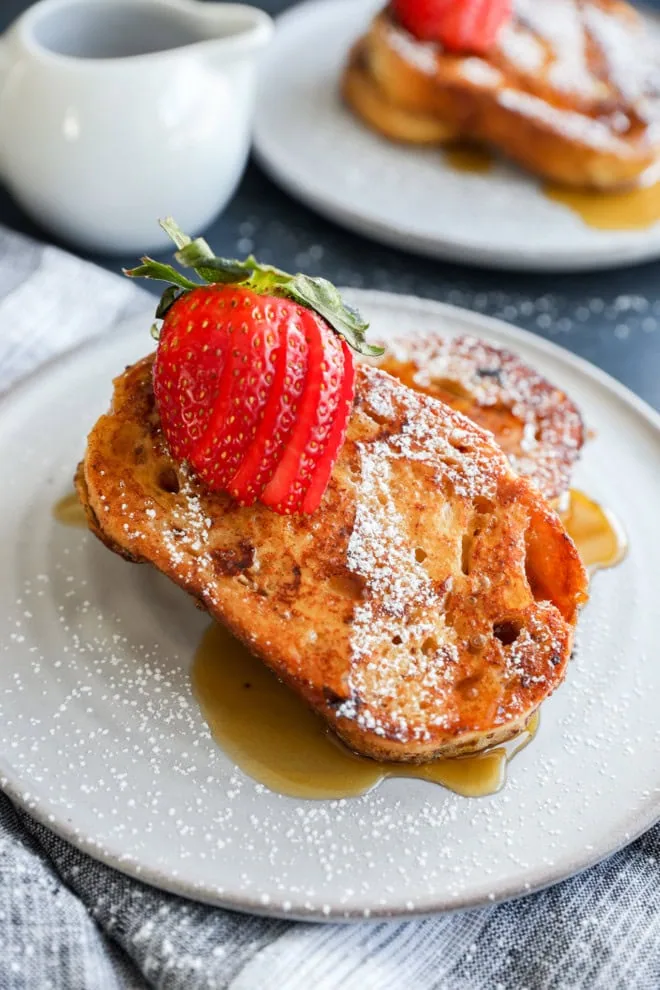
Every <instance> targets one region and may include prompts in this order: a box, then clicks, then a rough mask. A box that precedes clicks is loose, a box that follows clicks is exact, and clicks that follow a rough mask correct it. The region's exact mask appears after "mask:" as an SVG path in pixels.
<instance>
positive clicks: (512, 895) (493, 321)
mask: <svg viewBox="0 0 660 990" xmlns="http://www.w3.org/2000/svg"><path fill="white" fill-rule="evenodd" d="M342 292H343V293H345V294H346V296H348V297H352V299H353V301H354V302H355V303H356V304H357V305H361V306H364V308H365V309H366V308H367V307H368V305H369V303H370V302H372V303H373V304H374V305H380V306H388V305H390V306H393V305H395V306H397V307H398V308H402V309H405V310H407V311H408V312H409V313H410V314H411V315H414V311H415V310H417V311H422V312H425V313H427V314H431V315H437V316H438V318H439V319H445V320H450V319H451V318H452V317H453V318H454V319H458V320H459V321H460V322H462V323H464V322H466V321H468V322H471V323H473V324H474V328H475V333H479V330H481V331H486V332H487V333H488V332H490V334H491V335H492V336H494V337H495V338H496V339H497V340H498V342H499V343H500V344H501V345H502V346H505V347H507V346H513V347H515V342H516V341H517V340H518V341H520V342H521V343H522V344H523V345H524V346H526V347H529V348H531V349H532V350H537V351H539V352H540V353H542V354H543V353H545V354H547V355H549V356H550V357H553V358H555V359H558V360H560V361H561V362H563V363H565V364H567V365H568V366H569V367H571V366H572V367H573V368H575V369H576V370H578V371H579V372H581V373H582V374H583V375H585V376H586V377H587V378H588V379H591V380H592V381H594V382H596V383H597V384H598V385H599V386H601V387H602V388H605V389H607V390H608V391H609V392H610V393H614V394H615V395H616V396H617V398H618V399H619V400H620V401H622V402H623V403H624V404H625V405H626V406H627V407H628V408H629V409H631V410H633V411H634V412H635V414H636V415H637V416H638V417H641V419H642V420H643V421H644V422H646V423H647V424H648V425H650V426H651V427H652V428H653V430H654V432H655V433H657V435H658V441H659V442H660V413H659V412H658V411H656V410H655V409H654V408H653V407H652V406H651V405H649V404H648V403H647V402H645V400H643V399H641V398H640V397H639V396H637V395H636V394H635V393H634V392H632V391H631V390H630V389H628V388H627V387H626V386H625V385H623V384H622V383H621V382H619V381H617V380H616V379H615V378H613V377H612V376H611V375H609V374H608V373H607V372H605V371H603V370H602V369H600V368H598V367H597V366H595V365H593V364H591V362H589V361H587V360H585V359H584V358H582V357H580V356H579V355H576V354H574V353H573V352H572V351H569V350H568V349H566V348H564V347H562V346H561V345H559V344H557V343H555V342H553V341H550V340H547V339H545V338H543V337H540V336H539V335H537V334H535V333H533V332H531V331H528V330H524V329H522V328H520V327H516V326H514V325H513V324H510V323H507V322H506V321H505V320H500V319H498V318H496V317H491V316H487V315H485V314H482V313H479V312H476V311H473V310H469V309H465V308H463V307H460V306H455V305H452V304H450V303H444V302H440V301H436V300H433V299H428V298H422V297H418V296H414V295H405V294H399V293H393V292H384V291H381V290H378V289H355V288H345V289H342ZM146 312H148V310H147V311H146ZM144 319H145V314H142V315H140V314H139V313H138V314H136V315H133V316H130V317H128V318H126V319H124V320H121V321H119V322H118V324H117V327H116V330H115V331H113V334H112V336H111V337H108V336H107V335H94V336H93V337H91V338H89V339H87V340H85V341H82V342H80V343H78V344H76V345H75V346H74V347H71V348H69V349H67V350H65V351H64V352H62V353H61V354H58V355H56V356H54V357H52V358H50V359H48V360H46V361H45V362H43V363H42V364H41V365H39V367H37V368H36V369H35V370H34V371H32V372H31V373H29V374H28V375H26V376H24V377H23V378H21V379H20V380H19V381H18V382H17V383H15V384H14V385H13V386H11V387H10V388H9V389H8V390H7V391H6V392H5V393H3V394H2V395H1V396H0V414H1V413H2V412H3V411H6V410H7V409H8V408H9V407H11V405H13V404H14V403H15V402H20V401H21V399H22V398H23V396H24V393H27V394H28V395H29V393H30V391H31V390H32V389H33V388H35V387H38V386H39V384H40V382H41V381H42V380H43V379H44V378H47V377H48V376H50V375H51V374H53V373H57V371H58V370H60V368H61V367H62V366H64V365H65V364H66V363H67V362H69V361H70V360H71V358H72V357H75V356H78V355H83V356H85V355H86V354H87V353H88V352H89V354H90V355H92V354H93V353H94V351H96V350H102V349H103V348H104V347H108V346H112V345H113V344H114V343H115V342H117V341H118V340H120V339H131V338H132V337H133V335H134V334H135V333H136V331H137V329H138V327H139V328H140V330H143V328H144ZM30 786H32V785H31V782H30V780H29V779H20V778H18V777H16V778H12V769H11V765H10V763H9V761H8V760H7V759H6V757H5V754H4V753H0V789H1V790H2V791H3V792H4V793H5V794H6V795H7V797H9V799H10V800H11V801H12V802H13V803H14V804H16V805H17V806H18V807H19V808H21V809H22V810H23V811H24V812H25V813H26V814H27V815H28V816H29V817H30V818H32V819H33V820H35V821H37V822H38V823H39V824H41V825H43V826H44V827H45V828H47V829H49V830H50V831H51V832H53V833H55V834H56V835H57V836H59V837H60V838H61V839H64V840H65V841H67V842H69V843H70V844H71V845H72V846H74V847H75V848H77V849H78V850H79V851H81V852H83V853H85V854H86V855H89V856H91V857H92V858H93V859H95V860H97V861H99V862H101V863H103V864H104V865H105V866H108V867H110V868H112V869H115V870H117V871H118V872H120V873H122V874H124V875H126V876H129V877H131V878H132V879H134V880H137V881H140V882H142V883H146V884H148V885H150V886H153V887H155V888H157V889H160V890H164V891H166V892H168V893H172V894H176V895H179V896H182V897H186V898H188V899H191V900H194V901H198V902H201V903H205V904H208V905H211V906H215V907H219V908H224V909H228V910H233V911H238V912H241V913H249V914H255V915H260V916H265V917H275V918H282V919H287V920H301V921H308V922H314V921H318V922H320V923H323V922H330V923H333V922H334V923H337V922H342V923H349V922H364V921H374V922H377V921H383V920H410V919H412V918H424V917H430V916H433V915H437V914H444V913H452V912H454V911H459V910H467V909H470V908H476V907H481V906H487V905H494V904H499V903H502V902H505V901H509V900H515V899H518V898H520V897H523V896H527V895H528V894H532V893H535V892H537V891H539V890H543V889H544V888H547V887H550V886H553V885H554V884H556V883H558V882H560V881H562V880H565V879H568V878H570V877H572V876H574V875H576V874H577V873H581V872H582V871H584V870H586V869H588V868H590V867H591V866H594V865H596V864H597V863H599V862H601V861H602V860H604V859H606V858H607V857H609V856H611V855H613V854H614V853H616V852H618V851H619V850H621V849H623V848H624V847H625V846H627V845H629V844H630V843H631V842H633V841H634V840H635V839H636V838H638V837H639V836H640V835H642V834H643V833H644V832H646V831H647V830H648V829H649V828H652V827H653V825H654V824H656V823H657V822H658V821H659V820H660V790H659V791H658V792H657V793H655V794H654V793H653V792H651V793H649V796H648V797H647V798H646V800H645V802H644V804H643V805H642V806H641V808H640V809H638V811H637V813H634V814H633V815H632V816H631V817H626V818H624V819H622V820H621V821H620V822H618V823H617V824H616V827H614V828H611V829H610V830H609V831H608V837H609V838H608V839H605V840H603V841H602V842H601V843H600V844H599V845H598V846H597V847H594V848H593V849H592V851H591V852H590V854H589V855H588V856H586V857H579V859H576V858H575V856H571V857H566V858H565V859H564V860H563V861H562V865H560V866H559V865H554V866H553V867H547V866H546V867H543V866H540V867H537V869H536V870H535V871H530V872H529V873H528V874H527V877H528V878H529V879H528V880H527V881H523V880H522V879H521V878H518V879H516V880H511V881H510V882H509V883H508V884H506V885H500V887H499V888H498V890H497V891H496V892H491V893H489V894H488V895H487V896H484V894H483V893H481V892H476V893H473V894H464V895H462V896H458V897H455V898H451V899H448V898H447V897H446V896H445V897H444V898H443V894H442V891H440V892H438V893H436V894H435V895H428V896H426V897H425V898H423V899H422V900H421V901H419V902H417V903H416V905H415V907H414V908H413V909H412V910H409V909H406V908H405V907H404V906H402V905H399V906H398V907H392V906H390V907H379V906H377V905H374V907H373V908H370V909H369V916H368V917H365V914H364V911H365V908H364V907H354V908H348V909H346V908H340V907H336V908H331V910H330V912H329V913H324V912H322V911H321V909H320V908H316V907H315V908H313V909H311V910H310V909H305V907H304V905H302V904H299V905H295V904H294V905H293V906H292V909H290V910H289V909H286V908H285V907H284V906H283V905H284V901H285V900H293V898H290V897H289V898H286V897H285V895H281V900H280V901H279V903H278V901H277V900H276V899H274V900H273V901H272V902H271V903H270V904H269V905H267V906H264V904H263V902H262V901H261V900H260V899H259V894H254V895H247V896H245V895H244V896H242V897H240V898H236V897H229V898H228V897H226V896H218V894H217V892H216V891H214V890H213V889H212V888H211V886H210V885H209V886H208V887H206V888H203V887H200V886H198V885H195V884H192V883H190V882H187V881H186V880H185V879H184V878H182V877H180V876H176V877H175V876H172V875H169V874H167V873H166V872H164V871H163V870H161V869H160V868H158V867H151V866H146V867H145V866H141V865H140V863H139V861H137V860H136V861H132V860H128V861H127V860H126V859H122V857H124V856H125V855H126V854H125V852H123V851H122V850H121V848H120V846H119V845H118V844H117V843H116V842H114V843H113V841H112V840H110V841H108V840H105V839H104V844H103V847H102V848H100V849H99V848H98V845H97V844H96V840H95V839H94V838H93V837H90V836H86V835H82V834H81V833H80V832H79V831H78V830H77V829H76V826H75V824H73V822H71V823H69V822H67V820H66V816H65V815H63V814H62V815H61V817H60V819H57V818H53V815H52V813H50V812H49V811H48V810H47V807H48V806H44V807H42V806H41V804H40V802H39V800H38V798H37V804H36V806H35V805H33V800H34V798H35V797H36V795H34V794H29V793H27V792H26V787H30Z"/></svg>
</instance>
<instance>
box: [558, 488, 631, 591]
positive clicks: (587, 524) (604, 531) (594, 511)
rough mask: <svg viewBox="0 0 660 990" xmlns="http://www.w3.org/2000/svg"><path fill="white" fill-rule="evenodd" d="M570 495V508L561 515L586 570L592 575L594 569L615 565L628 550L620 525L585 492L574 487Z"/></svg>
mask: <svg viewBox="0 0 660 990" xmlns="http://www.w3.org/2000/svg"><path fill="white" fill-rule="evenodd" d="M569 494H570V500H569V504H568V507H567V509H566V510H565V511H563V512H561V513H560V516H561V520H562V522H563V524H564V526H565V527H566V532H567V533H568V535H569V536H570V537H571V538H572V540H573V542H574V543H575V545H576V547H577V548H578V552H579V554H580V557H581V558H582V563H583V564H584V566H585V567H586V569H587V571H588V572H589V574H590V575H592V574H593V573H594V571H598V570H601V569H604V568H607V567H616V565H617V564H619V563H621V561H622V560H623V558H624V557H625V555H626V553H627V552H628V541H627V540H626V535H625V533H624V532H623V528H622V526H621V524H620V523H619V521H618V520H617V519H615V517H614V516H613V515H612V513H611V512H609V511H608V510H607V509H604V508H603V507H602V506H601V505H599V504H598V502H594V501H593V499H590V498H589V497H588V495H585V494H584V492H580V491H577V490H576V489H571V491H570V493H569Z"/></svg>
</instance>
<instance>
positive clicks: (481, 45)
mask: <svg viewBox="0 0 660 990" xmlns="http://www.w3.org/2000/svg"><path fill="white" fill-rule="evenodd" d="M393 9H394V12H395V14H396V16H397V18H398V19H399V21H400V22H401V24H403V26H404V27H405V28H406V29H407V30H408V31H410V33H411V34H413V35H414V36H415V37H416V38H419V39H420V40H422V41H437V42H439V43H440V44H441V45H443V47H444V48H446V49H448V50H449V51H453V52H475V53H477V54H480V55H483V54H486V53H487V52H488V51H489V50H490V49H491V48H492V47H493V45H494V43H495V41H496V39H497V35H498V32H499V30H500V28H501V27H502V25H503V24H504V23H505V22H506V21H507V20H509V19H510V17H511V0H395V2H394V8H393Z"/></svg>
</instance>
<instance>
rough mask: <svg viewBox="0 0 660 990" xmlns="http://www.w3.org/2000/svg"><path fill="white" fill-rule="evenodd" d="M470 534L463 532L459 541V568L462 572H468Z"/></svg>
mask: <svg viewBox="0 0 660 990" xmlns="http://www.w3.org/2000/svg"><path fill="white" fill-rule="evenodd" d="M472 542H473V540H472V534H471V533H463V540H462V542H461V570H462V571H463V574H469V573H470V554H471V553H472Z"/></svg>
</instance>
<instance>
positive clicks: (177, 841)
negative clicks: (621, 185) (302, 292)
mask: <svg viewBox="0 0 660 990" xmlns="http://www.w3.org/2000/svg"><path fill="white" fill-rule="evenodd" d="M347 295H348V296H349V298H350V299H351V300H352V301H353V302H355V303H356V304H358V305H359V306H360V307H361V308H362V310H363V312H364V313H365V314H367V315H368V316H369V317H370V318H371V319H372V321H373V327H374V331H375V332H377V333H378V334H383V335H386V334H388V333H391V332H393V331H394V330H396V331H397V332H406V331H411V332H414V331H415V330H422V331H423V330H426V329H429V328H430V327H440V328H441V329H442V330H443V331H445V332H447V333H457V332H466V331H467V332H475V333H478V334H480V335H482V336H484V337H487V338H488V339H491V340H494V341H497V342H503V343H505V344H507V345H509V346H511V347H512V348H514V349H515V350H517V351H518V352H519V353H520V354H521V355H522V356H523V357H524V358H525V359H526V360H529V361H530V362H532V363H533V364H534V365H536V366H537V367H538V368H539V369H541V370H542V371H543V372H545V373H546V374H547V375H548V376H549V377H551V378H552V379H553V381H556V382H557V383H558V384H559V385H561V386H562V387H564V388H566V389H567V390H568V391H569V392H570V393H571V395H573V396H574V397H575V398H576V399H577V401H578V402H579V403H580V405H581V406H582V408H583V409H584V411H585V413H586V416H587V419H588V422H589V424H590V425H592V426H594V427H596V429H597V430H598V437H597V439H595V440H594V441H592V442H590V443H589V445H588V448H587V450H586V452H585V456H584V460H583V462H582V464H581V466H580V470H579V472H578V477H577V479H576V480H577V483H578V484H579V485H580V486H581V487H583V488H584V489H585V490H586V491H587V492H589V493H590V494H592V495H593V496H595V497H596V498H598V499H601V500H603V501H604V502H605V503H606V505H608V506H609V507H611V508H612V509H613V510H614V511H615V512H616V513H617V514H618V515H619V517H620V518H621V519H622V520H623V521H624V523H625V526H626V529H627V530H628V533H629V536H630V541H631V550H630V555H629V557H628V558H627V560H626V561H625V562H624V563H623V565H622V566H620V567H619V568H617V569H615V570H612V571H606V572H603V573H600V574H597V575H596V579H595V581H594V586H593V598H592V601H591V602H590V604H589V605H588V607H587V609H586V612H585V614H584V616H583V622H582V625H581V628H580V631H579V639H578V652H577V658H576V660H575V661H574V662H573V663H572V664H571V667H570V670H569V676H568V680H567V683H566V684H565V685H564V686H563V687H562V688H561V690H560V691H559V692H558V693H557V694H556V695H555V696H554V697H553V698H552V699H551V700H550V701H549V702H548V703H547V704H546V706H544V711H543V717H542V720H541V728H540V731H539V734H538V736H537V738H536V740H535V741H534V743H533V744H532V745H531V746H529V747H528V748H527V749H526V750H525V751H524V752H523V753H521V754H520V755H519V756H518V757H516V759H515V760H514V761H513V763H512V765H511V767H510V777H509V782H508V784H507V786H506V788H505V789H504V790H503V792H501V793H500V794H498V795H495V796H493V797H488V798H482V799H479V800H466V799H463V798H460V797H457V796H455V795H452V794H450V793H448V792H447V791H444V790H442V789H441V788H439V787H436V786H433V785H430V784H426V783H424V782H422V781H411V780H389V781H387V782H385V783H384V784H383V785H382V786H381V787H380V788H379V789H378V790H377V791H375V792H373V793H371V794H369V795H366V796H365V797H362V798H358V799H354V800H348V801H328V802H313V801H301V800H297V799H293V798H287V797H283V796H281V795H278V794H273V793H271V792H269V791H268V790H267V789H265V788H264V787H263V786H261V785H257V784H255V783H254V782H253V781H252V780H250V779H249V778H247V777H245V776H243V774H242V773H240V772H239V771H237V770H235V768H234V767H233V766H232V764H231V763H230V761H229V760H228V759H227V758H226V757H225V756H224V754H223V753H222V752H221V751H220V749H218V748H217V746H216V745H215V744H214V742H213V741H212V740H211V738H210V736H209V733H208V731H207V729H206V726H205V724H204V721H203V719H202V717H201V715H200V714H199V711H198V708H197V705H196V703H195V700H194V698H193V697H192V695H191V690H190V684H189V677H188V669H189V665H190V661H191V658H192V654H193V651H194V648H195V645H196V644H197V642H198V640H199V637H200V635H201V633H202V631H203V629H204V628H205V627H206V626H207V624H208V619H207V618H205V617H204V616H203V615H202V614H200V613H199V612H198V611H197V610H196V609H195V608H194V606H193V604H192V601H191V600H190V599H189V598H188V597H187V596H186V595H185V594H184V593H183V592H182V591H180V590H179V589H177V588H176V587H174V585H172V584H170V583H169V582H168V581H167V580H166V579H165V578H163V577H162V576H160V575H159V574H157V573H156V572H155V571H153V570H151V569H150V568H148V567H137V566H134V565H131V564H127V563H125V562H124V561H122V560H121V559H120V558H118V557H116V556H114V555H113V554H111V553H109V552H108V551H107V550H106V549H105V548H104V547H103V546H102V545H101V544H100V543H99V542H98V540H96V539H95V538H94V537H92V536H91V535H90V534H88V533H86V532H83V531H82V530H75V529H69V528H66V527H63V526H61V525H60V524H58V523H56V522H55V521H54V520H53V518H52V517H51V509H52V506H53V504H54V502H55V500H56V499H58V498H59V497H60V496H62V495H64V494H65V493H67V492H68V491H70V489H71V476H72V473H73V470H74V467H75V463H76V461H77V460H78V458H79V456H80V454H81V452H82V450H83V444H84V438H85V434H86V433H87V431H88V429H89V427H90V426H91V425H92V423H93V421H94V419H95V417H96V416H97V415H98V414H100V413H101V412H102V411H103V410H104V409H105V408H106V407H107V403H108V398H109V395H110V389H111V385H110V380H111V378H112V376H113V375H115V374H116V373H118V372H119V371H121V369H122V368H123V366H124V365H125V364H126V363H127V362H129V361H131V360H133V359H135V358H137V357H138V356H140V355H142V354H143V353H145V352H146V351H147V350H148V349H149V347H150V340H149V337H148V325H149V319H148V318H146V317H145V319H144V320H141V321H133V322H132V323H130V324H129V325H127V326H126V327H125V328H124V329H123V330H122V331H121V332H118V333H113V334H112V335H106V336H104V338H103V339H101V340H99V341H97V342H95V343H93V344H91V345H89V346H86V347H84V348H83V349H81V350H78V351H77V352H74V353H72V354H71V355H69V356H68V357H66V358H64V359H61V360H59V361H57V362H56V363H54V364H51V365H50V366H48V367H46V368H45V369H44V370H42V371H41V372H39V373H38V374H37V375H36V376H35V377H33V378H31V379H30V380H29V381H27V382H26V383H25V384H23V385H22V386H20V387H19V388H18V389H17V390H16V391H14V392H13V394H11V395H10V396H9V397H8V398H7V399H5V400H4V402H3V403H2V404H0V463H2V465H3V483H2V488H1V495H0V498H1V500H2V511H1V512H0V547H1V548H2V567H1V568H0V754H1V756H0V780H1V782H2V786H3V787H4V788H5V789H6V790H7V792H8V793H9V794H10V795H11V796H12V797H13V798H14V800H16V801H18V802H19V803H20V804H21V805H22V806H23V807H25V808H27V809H28V810H29V811H30V812H31V813H32V814H33V815H34V816H35V817H37V818H39V819H40V820H41V821H43V822H45V823H46V824H48V825H49V826H50V827H51V828H53V829H54V830H55V831H57V832H58V833H59V834H61V835H63V836H65V837H66V838H68V839H69V840H70V841H72V842H73V843H74V844H76V845H77V846H79V847H80V848H82V849H85V850H86V851H88V852H89V853H91V855H93V856H95V857H97V858H98V859H101V860H103V861H104V862H106V863H109V864H111V865H113V866H115V867H117V868H118V869H120V870H123V871H125V872H126V873H130V874H131V875H134V876H139V877H141V878H142V879H144V880H147V881H149V882H151V883H153V884H156V885H157V886H162V887H164V888H167V889H169V890H174V891H176V892H179V893H182V894H186V895H188V896H190V897H193V898H198V899H200V900H205V901H209V902H212V903H216V904H221V905H227V906H231V907H235V908H239V909H244V910H251V911H259V912H266V913H272V914H283V915H290V916H307V917H313V918H319V919H323V918H328V917H339V918H342V917H347V918H349V917H350V918H355V917H363V916H365V915H367V916H372V917H373V916H378V915H390V914H406V913H408V912H430V911H436V910H444V909H451V908H456V907H459V906H467V905H472V904H479V903H482V902H487V901H488V900H489V899H490V900H495V899H500V898H504V897H511V896H513V895H516V894H520V893H523V892H525V891H528V890H531V889H534V888H537V887H539V886H541V885H545V884H548V883H551V882H553V881H555V880H558V879H559V878H561V877H564V876H566V875H568V874H570V873H572V872H574V871H576V870H578V869H580V868H581V867H584V866H586V865H587V864H589V863H591V862H594V861H595V860H597V859H598V858H600V857H602V856H604V855H605V854H606V853H608V852H610V851H611V850H613V849H615V848H616V847H618V846H620V845H622V844H623V843H625V842H627V841H628V840H630V839H631V838H633V837H634V836H635V835H636V834H637V833H639V832H640V831H642V830H643V829H644V828H646V827H647V826H650V825H651V824H652V823H653V822H654V821H655V820H656V819H657V818H658V817H660V766H659V765H658V760H657V753H658V751H659V744H660V705H659V704H658V699H659V698H660V665H659V664H658V662H657V647H658V633H657V614H658V606H657V589H658V585H659V581H660V529H659V528H658V526H657V506H658V498H659V496H660V417H658V416H657V415H656V414H655V413H653V411H652V410H650V409H649V408H648V407H646V406H644V404H643V403H642V402H641V401H640V400H638V399H636V398H635V397H634V396H633V395H631V394H630V393H628V392H627V391H626V390H625V389H624V388H623V387H622V386H620V385H617V384H616V383H615V382H613V381H612V380H610V379H608V378H607V377H606V376H604V375H603V374H602V373H601V372H598V371H596V370H595V369H593V368H592V367H590V366H589V365H587V364H585V363H584V362H582V361H580V360H579V359H576V358H575V357H573V356H571V355H570V354H568V353H567V352H565V351H562V350H560V349H559V348H557V347H555V346H554V345H552V344H548V343H546V342H544V341H542V340H540V339H538V338H536V337H534V336H532V335H530V334H526V333H524V332H522V331H518V330H515V329H513V328H511V327H508V326H507V325H505V324H503V323H498V322H496V321H493V320H489V319H486V318H485V317H482V316H477V315H475V314H470V313H467V312H465V311H462V310H458V309H454V308H452V307H449V306H443V305H440V304H438V303H432V302H424V301H421V300H415V299H412V298H406V297H397V296H391V295H386V294H382V293H377V292H350V293H347Z"/></svg>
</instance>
